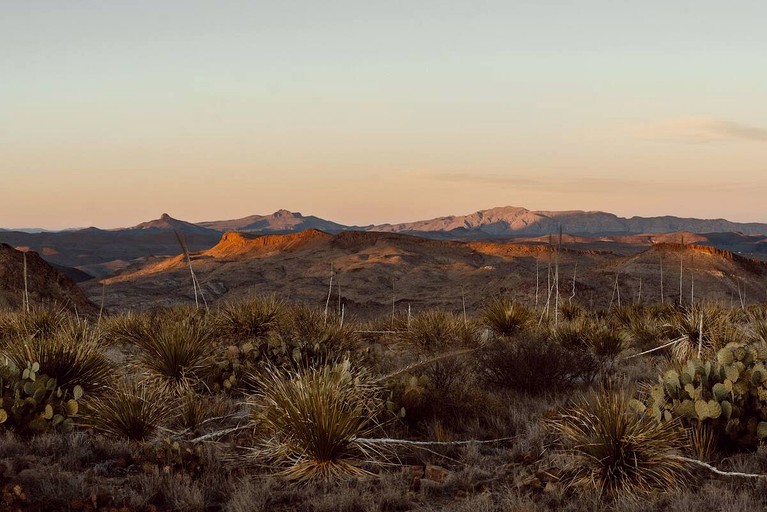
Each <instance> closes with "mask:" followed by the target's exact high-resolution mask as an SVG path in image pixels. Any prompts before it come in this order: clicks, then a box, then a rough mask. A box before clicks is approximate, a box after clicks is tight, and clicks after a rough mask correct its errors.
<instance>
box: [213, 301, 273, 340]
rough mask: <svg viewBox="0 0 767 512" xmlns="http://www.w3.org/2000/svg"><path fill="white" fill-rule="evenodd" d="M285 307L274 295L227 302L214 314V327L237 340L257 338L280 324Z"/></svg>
mask: <svg viewBox="0 0 767 512" xmlns="http://www.w3.org/2000/svg"><path fill="white" fill-rule="evenodd" d="M286 307H287V306H286V304H285V302H284V301H282V300H280V299H278V298H277V297H275V296H274V295H270V296H267V297H256V298H252V299H248V300H244V301H240V302H229V303H226V304H224V305H223V306H221V307H220V308H219V310H218V311H217V312H216V317H215V325H216V326H217V327H218V328H219V330H220V331H221V332H222V333H224V334H227V335H230V336H233V337H235V338H236V339H237V340H249V339H252V338H259V337H261V336H264V335H265V334H266V333H267V332H268V331H269V330H271V329H273V328H275V327H276V326H277V325H278V324H279V323H280V321H281V319H282V317H283V315H284V310H285V308H286Z"/></svg>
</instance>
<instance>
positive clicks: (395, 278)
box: [83, 230, 767, 315]
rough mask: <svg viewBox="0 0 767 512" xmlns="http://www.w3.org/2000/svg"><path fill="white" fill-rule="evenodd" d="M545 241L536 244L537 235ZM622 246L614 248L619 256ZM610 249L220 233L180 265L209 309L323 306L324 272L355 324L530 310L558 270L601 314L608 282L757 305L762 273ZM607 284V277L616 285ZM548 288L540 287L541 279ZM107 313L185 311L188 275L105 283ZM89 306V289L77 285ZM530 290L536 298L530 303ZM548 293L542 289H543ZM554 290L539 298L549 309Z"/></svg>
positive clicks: (630, 295)
mask: <svg viewBox="0 0 767 512" xmlns="http://www.w3.org/2000/svg"><path fill="white" fill-rule="evenodd" d="M545 238H548V237H545ZM621 247H626V246H621ZM628 247H631V248H632V250H628V249H626V250H623V251H610V250H604V249H595V248H593V247H589V246H588V245H584V240H583V239H578V238H577V237H573V238H572V239H571V240H570V241H568V240H563V246H562V248H561V250H560V252H559V254H558V255H557V254H556V253H555V252H554V251H553V248H552V247H550V246H548V245H547V244H545V243H542V242H541V241H540V240H529V241H525V242H521V241H503V242H493V241H472V242H461V241H440V240H431V239H425V238H421V237H415V236H409V235H402V234H396V233H374V232H359V231H347V232H343V233H339V234H336V235H331V234H328V233H323V232H320V231H316V230H315V231H305V232H303V233H300V234H290V235H263V236H254V235H242V234H232V233H229V234H226V235H225V236H224V237H222V239H221V240H220V242H219V243H218V244H217V245H216V246H214V247H213V248H211V249H209V250H206V251H201V252H198V253H195V254H193V255H192V265H193V267H194V270H195V274H196V275H197V277H198V279H199V281H200V283H201V284H202V286H203V289H204V291H205V294H206V297H207V298H208V299H209V301H210V302H213V303H215V302H216V301H218V300H226V299H229V298H237V297H241V296H245V295H248V294H252V293H260V294H265V293H277V294H278V295H281V296H284V297H287V298H291V299H293V300H297V301H302V302H307V303H311V304H315V305H318V306H324V304H325V303H326V301H327V297H328V288H329V287H328V284H329V278H330V273H331V265H332V268H333V271H334V277H333V291H332V294H331V295H332V296H331V303H332V304H335V305H338V303H339V302H340V303H341V304H345V308H347V309H346V311H347V312H349V313H350V314H358V315H366V314H368V313H381V312H383V311H387V310H388V311H391V308H392V301H393V302H394V304H395V308H398V309H400V310H405V309H407V308H408V307H412V308H414V310H422V309H425V308H430V307H442V308H448V309H455V310H458V309H461V308H462V307H463V302H464V301H465V302H466V305H467V308H471V309H474V308H478V307H480V306H481V305H482V303H483V302H484V301H486V300H487V299H488V298H490V297H492V296H495V295H498V294H509V295H511V296H513V297H515V298H517V299H520V300H523V301H526V302H527V303H529V304H531V305H534V304H535V303H536V297H537V303H538V305H539V306H541V305H542V304H544V303H545V302H546V300H547V297H548V296H549V294H548V289H549V283H550V282H551V283H552V285H553V280H554V275H555V274H554V266H555V264H556V262H557V261H558V262H559V289H560V298H561V300H570V297H571V296H572V294H573V291H572V290H573V278H574V279H575V295H574V296H573V299H572V300H574V301H576V302H580V303H582V304H584V305H588V306H608V305H609V304H610V302H611V301H613V300H615V299H616V297H615V292H614V289H615V286H616V285H615V282H616V280H617V282H618V288H619V289H620V292H621V297H622V300H623V301H624V302H625V301H627V300H628V301H629V302H630V301H634V300H639V299H640V298H641V299H642V300H652V301H657V300H660V289H661V286H660V275H661V266H662V267H663V275H664V283H663V284H664V295H663V300H665V301H671V302H678V301H679V266H680V262H681V263H682V266H683V268H684V275H683V282H682V295H683V297H682V300H683V301H687V300H689V294H690V286H691V283H692V282H693V281H694V282H695V285H694V286H695V292H694V293H695V296H696V297H697V299H704V298H705V299H707V300H713V301H719V302H727V303H729V302H730V301H731V300H738V299H737V297H739V294H742V293H743V291H744V290H745V295H746V297H748V299H747V300H748V302H755V301H763V300H765V299H767V292H766V291H765V290H767V264H765V263H762V262H758V261H754V260H750V259H748V258H744V257H741V256H739V255H737V254H733V253H730V252H727V251H721V250H718V249H714V248H710V247H703V246H695V245H685V246H682V245H680V244H673V243H665V242H662V241H659V242H657V243H652V242H648V243H647V244H646V245H644V246H628ZM616 276H617V278H616ZM550 279H551V281H550ZM103 282H104V283H105V284H106V285H107V286H106V303H107V306H108V307H110V308H117V309H121V308H122V309H129V308H148V307H153V306H157V305H167V304H174V303H190V302H192V301H193V293H192V286H191V282H190V277H189V270H188V268H187V266H186V263H185V261H184V259H183V258H181V257H180V256H177V257H172V258H164V259H155V260H153V261H151V262H147V263H146V264H142V265H136V266H134V267H132V268H130V269H126V270H125V271H123V272H122V273H120V274H118V275H116V276H114V277H111V278H108V279H105V280H104V281H103ZM83 286H84V287H85V289H86V291H87V292H88V293H89V294H90V296H91V297H94V298H97V297H100V294H101V285H100V284H99V283H97V282H94V281H91V282H88V283H83ZM536 290H537V293H536ZM552 290H553V288H552ZM553 296H554V292H552V295H551V297H552V298H551V300H552V301H553Z"/></svg>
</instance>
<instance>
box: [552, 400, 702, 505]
mask: <svg viewBox="0 0 767 512" xmlns="http://www.w3.org/2000/svg"><path fill="white" fill-rule="evenodd" d="M631 403H632V393H631V392H629V391H627V390H616V389H612V388H611V387H610V386H607V387H605V388H602V389H600V390H594V391H592V392H591V393H590V394H589V395H588V396H586V397H585V398H583V399H581V400H580V401H578V402H576V403H575V404H574V405H573V406H572V407H571V408H569V409H568V410H566V411H565V412H563V413H562V414H561V415H560V416H559V417H558V418H557V419H554V420H552V421H551V422H550V423H549V425H550V426H551V428H552V429H553V431H554V432H556V433H557V434H558V435H559V437H560V440H561V442H562V444H563V446H564V448H565V449H566V452H567V453H569V454H570V455H571V456H572V458H573V460H572V467H571V468H570V473H569V482H568V483H569V485H571V486H588V487H594V488H596V490H597V491H598V492H599V493H600V494H601V495H602V496H606V497H616V496H626V495H629V496H636V495H642V494H647V493H651V492H655V491H667V490H670V489H673V488H675V487H677V486H680V485H681V484H682V483H684V482H685V480H686V479H687V477H688V476H689V471H688V468H687V466H686V464H685V463H684V462H683V461H681V460H679V459H678V458H677V456H676V454H675V452H676V451H678V450H680V449H682V448H683V447H684V446H685V437H684V433H683V431H682V430H681V429H680V428H679V426H678V425H677V424H675V423H674V422H666V423H658V422H657V421H655V420H654V419H653V418H651V417H650V416H647V415H644V414H641V413H638V412H636V411H635V410H634V409H633V408H632V407H631V405H630V404H631Z"/></svg>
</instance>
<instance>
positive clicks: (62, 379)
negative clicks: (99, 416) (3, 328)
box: [3, 320, 114, 395]
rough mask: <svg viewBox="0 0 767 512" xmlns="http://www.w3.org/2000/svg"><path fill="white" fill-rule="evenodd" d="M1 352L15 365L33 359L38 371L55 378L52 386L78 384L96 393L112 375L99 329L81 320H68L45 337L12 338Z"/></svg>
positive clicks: (67, 387)
mask: <svg viewBox="0 0 767 512" xmlns="http://www.w3.org/2000/svg"><path fill="white" fill-rule="evenodd" d="M3 355H4V356H5V357H7V358H8V359H9V360H10V361H12V362H13V364H14V365H15V366H16V367H17V368H25V367H26V366H27V365H28V364H31V363H33V362H35V363H37V364H39V366H40V373H43V374H45V375H47V376H48V377H50V378H52V379H55V381H56V387H59V388H62V389H65V390H71V389H73V388H74V386H77V385H79V386H82V387H83V388H84V389H85V390H86V391H87V392H88V394H89V395H92V394H98V393H100V392H101V391H102V390H103V388H104V386H106V385H107V384H109V382H110V381H111V379H112V376H113V374H114V368H113V366H112V363H111V362H110V361H109V359H107V357H106V356H105V355H104V353H103V351H102V346H101V338H100V334H99V332H98V331H97V330H96V329H95V328H93V327H91V326H89V324H88V323H87V322H86V321H84V320H72V321H71V322H70V323H68V324H66V326H65V327H60V328H59V329H58V331H56V332H54V333H52V334H49V335H47V336H35V337H33V338H27V339H25V338H21V337H16V338H12V339H11V340H9V342H8V344H7V345H6V347H5V349H4V350H3Z"/></svg>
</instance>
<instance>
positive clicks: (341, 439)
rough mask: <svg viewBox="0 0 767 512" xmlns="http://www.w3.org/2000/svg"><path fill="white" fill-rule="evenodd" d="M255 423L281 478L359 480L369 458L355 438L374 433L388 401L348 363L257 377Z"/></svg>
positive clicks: (272, 371)
mask: <svg viewBox="0 0 767 512" xmlns="http://www.w3.org/2000/svg"><path fill="white" fill-rule="evenodd" d="M255 379H256V381H257V382H258V384H259V391H258V392H257V393H256V394H255V396H254V397H253V399H252V404H253V405H254V407H255V415H254V422H255V426H256V427H257V428H260V429H263V430H265V431H266V433H267V435H268V436H269V438H268V439H269V441H268V442H267V444H266V446H265V450H264V452H263V453H264V454H266V455H267V457H268V458H270V459H271V460H272V461H273V462H274V463H275V464H277V465H278V466H279V467H281V470H280V472H279V474H280V475H281V476H282V477H284V478H286V479H288V480H293V481H298V482H308V481H317V480H324V481H327V480H337V479H339V478H343V477H348V476H361V475H365V474H367V472H366V471H365V470H364V469H363V468H362V467H361V466H362V464H363V463H364V462H365V461H366V460H369V459H370V457H371V454H370V452H369V451H368V450H365V449H364V448H363V447H361V446H360V445H359V444H358V443H355V439H357V438H360V437H365V436H368V435H369V434H371V433H372V432H374V431H375V430H376V429H377V428H378V427H379V424H378V423H377V422H376V418H378V417H380V414H381V412H382V411H383V409H384V404H385V401H384V400H383V398H382V396H381V390H380V388H379V386H378V385H376V384H374V383H373V382H372V380H371V379H370V378H369V377H368V375H367V373H366V372H364V371H362V370H355V369H353V368H352V367H351V364H350V363H349V361H348V360H344V361H341V362H339V363H335V364H326V365H321V366H319V367H309V368H303V369H301V370H298V371H286V370H280V369H276V368H274V367H268V368H267V369H265V371H264V372H263V373H262V374H261V375H259V376H256V377H255Z"/></svg>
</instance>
